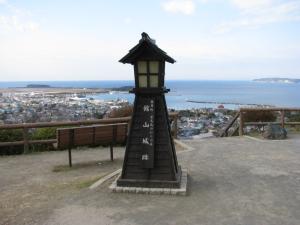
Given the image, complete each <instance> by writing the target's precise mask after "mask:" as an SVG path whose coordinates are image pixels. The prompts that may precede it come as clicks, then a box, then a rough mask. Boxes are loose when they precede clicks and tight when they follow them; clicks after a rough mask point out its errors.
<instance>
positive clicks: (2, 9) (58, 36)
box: [0, 0, 300, 81]
mask: <svg viewBox="0 0 300 225" xmlns="http://www.w3.org/2000/svg"><path fill="white" fill-rule="evenodd" d="M143 31H145V32H147V33H148V34H149V35H150V36H151V37H152V38H154V39H156V43H157V44H158V46H159V47H160V48H162V49H163V50H165V51H166V52H167V53H168V54H169V55H170V56H172V57H173V58H175V59H176V60H177V62H176V63H175V64H174V65H171V64H170V65H167V67H166V76H167V79H173V80H174V79H193V80H195V79H200V80H250V79H253V78H258V77H290V78H300V63H299V62H300V43H299V42H300V41H299V40H300V0H153V1H142V0H140V1H137V0H136V1H130V0H128V1H121V0H119V1H117V0H110V1H96V0H89V1H88V0H86V1H82V0H76V1H66V0H60V1H58V0H51V1H47V0H43V1H38V0H35V1H34V0H31V1H30V0H27V1H25V0H23V1H21V0H19V1H17V0H0V81H18V80H128V79H133V70H132V68H131V66H130V65H124V64H121V63H119V62H118V60H119V59H120V58H121V57H122V56H124V55H125V54H126V53H127V52H128V50H129V49H130V48H131V47H133V46H134V45H135V44H136V43H137V42H138V40H139V39H140V34H141V33H142V32H143Z"/></svg>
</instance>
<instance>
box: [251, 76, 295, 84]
mask: <svg viewBox="0 0 300 225" xmlns="http://www.w3.org/2000/svg"><path fill="white" fill-rule="evenodd" d="M253 81H255V82H267V83H286V84H296V83H300V79H292V78H279V77H278V78H259V79H254V80H253Z"/></svg>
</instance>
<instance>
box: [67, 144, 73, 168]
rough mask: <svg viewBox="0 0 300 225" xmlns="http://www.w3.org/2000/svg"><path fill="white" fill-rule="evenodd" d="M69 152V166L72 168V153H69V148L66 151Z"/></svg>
mask: <svg viewBox="0 0 300 225" xmlns="http://www.w3.org/2000/svg"><path fill="white" fill-rule="evenodd" d="M68 152H69V166H70V167H72V152H71V148H69V149H68Z"/></svg>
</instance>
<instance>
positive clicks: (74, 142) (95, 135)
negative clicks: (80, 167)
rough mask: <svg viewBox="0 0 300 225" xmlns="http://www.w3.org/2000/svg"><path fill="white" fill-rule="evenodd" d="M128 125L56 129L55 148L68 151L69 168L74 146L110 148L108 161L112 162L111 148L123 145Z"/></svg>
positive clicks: (117, 124)
mask: <svg viewBox="0 0 300 225" xmlns="http://www.w3.org/2000/svg"><path fill="white" fill-rule="evenodd" d="M127 132H128V123H116V124H105V125H95V126H82V127H71V128H60V129H57V136H56V137H57V148H58V149H68V155H69V166H70V167H72V148H73V147H76V146H99V145H109V146H110V159H111V161H113V159H114V156H113V146H114V145H115V144H124V143H125V142H126V138H127Z"/></svg>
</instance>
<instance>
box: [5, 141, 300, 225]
mask: <svg viewBox="0 0 300 225" xmlns="http://www.w3.org/2000/svg"><path fill="white" fill-rule="evenodd" d="M184 145H185V146H186V148H185V149H184V150H183V151H179V152H178V162H179V164H180V165H181V166H182V167H184V168H187V169H188V173H189V175H188V195H187V196H184V197H183V196H165V195H159V196H158V195H143V194H130V193H111V192H110V190H109V189H108V186H109V184H110V183H111V182H112V179H111V180H109V181H107V182H105V183H103V184H102V185H100V186H99V187H97V188H96V189H93V190H90V189H89V188H88V187H89V186H90V185H91V184H92V183H93V182H95V181H96V180H97V179H99V178H100V177H103V176H105V175H106V174H109V173H110V172H112V171H115V170H117V169H119V168H120V167H121V164H122V157H123V154H124V149H123V148H118V149H116V151H115V155H116V160H115V161H114V162H110V161H109V151H108V149H107V148H100V149H90V150H80V151H74V165H75V166H74V168H73V169H69V168H68V167H67V152H47V153H40V154H30V155H21V156H10V157H0V171H1V172H0V224H3V225H4V224H5V225H14V224H17V225H18V224H30V225H31V224H43V225H58V224H59V225H62V224H63V225H82V224H89V225H96V224H97V225H99V224H100V225H102V224H103V225H109V224H118V225H119V224H127V225H141V224H143V225H154V224H155V225H161V224H163V225H165V224H167V225H174V224H178V225H182V224H184V225H188V224H201V225H216V224H217V225H219V224H221V225H299V224H300V213H299V209H300V148H299V146H300V138H299V137H292V138H289V139H287V140H282V141H270V140H261V139H257V138H253V137H250V138H249V137H232V138H210V139H201V140H186V141H184V143H183V145H182V146H184Z"/></svg>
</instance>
